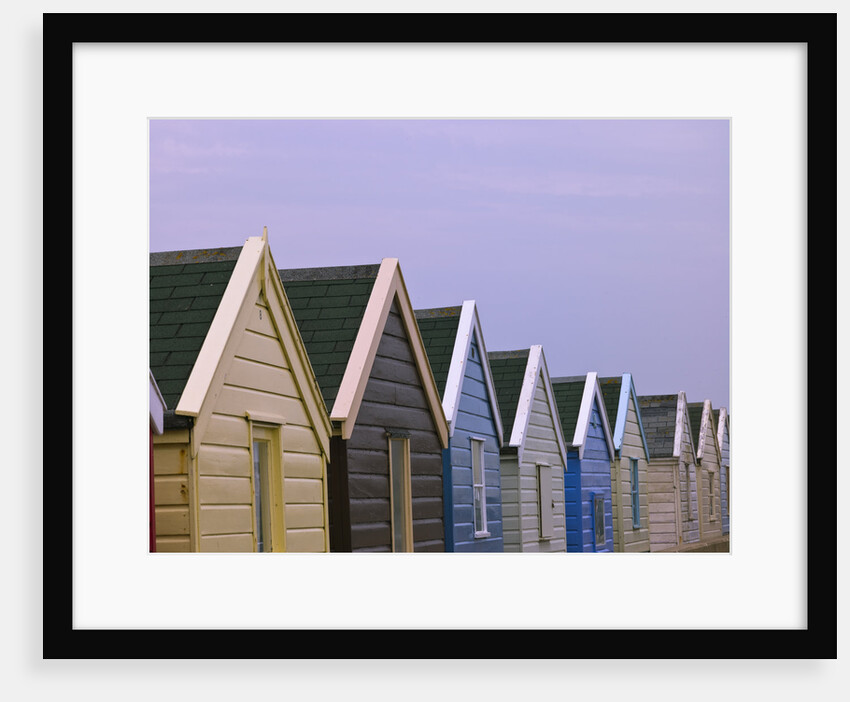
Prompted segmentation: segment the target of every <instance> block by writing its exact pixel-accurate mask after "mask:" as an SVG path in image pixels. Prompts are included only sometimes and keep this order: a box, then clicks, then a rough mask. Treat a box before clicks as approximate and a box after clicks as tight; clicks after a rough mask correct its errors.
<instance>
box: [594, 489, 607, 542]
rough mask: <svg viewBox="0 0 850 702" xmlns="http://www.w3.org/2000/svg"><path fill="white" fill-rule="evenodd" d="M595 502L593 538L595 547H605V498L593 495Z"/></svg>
mask: <svg viewBox="0 0 850 702" xmlns="http://www.w3.org/2000/svg"><path fill="white" fill-rule="evenodd" d="M591 499H592V500H593V537H594V544H595V547H596V548H597V549H598V548H604V547H605V496H604V495H599V494H595V493H593V494H591Z"/></svg>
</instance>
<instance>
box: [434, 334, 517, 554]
mask: <svg viewBox="0 0 850 702" xmlns="http://www.w3.org/2000/svg"><path fill="white" fill-rule="evenodd" d="M471 437H478V438H483V439H484V474H485V481H486V485H487V488H486V490H485V494H486V496H487V530H488V531H489V532H490V536H488V537H479V538H476V537H475V535H474V527H473V490H472V451H471V448H470V446H471V444H470V439H471ZM443 470H444V474H445V475H446V477H448V476H450V479H451V486H452V489H451V496H450V497H449V498H447V500H446V510H445V514H446V515H451V517H452V518H451V519H448V518H447V519H446V550H447V551H458V552H466V553H469V552H500V551H504V542H503V539H502V490H501V484H500V472H499V439H498V436H497V434H496V423H495V422H494V420H493V410H492V407H491V405H490V400H489V397H488V394H487V385H486V383H485V381H484V368H483V367H482V365H481V353H480V351H479V347H478V341H477V339H475V338H474V337H473V341H472V343H471V344H470V350H469V355H468V357H467V360H466V375H465V376H464V379H463V386H462V387H461V397H460V404H459V407H458V412H457V419H456V421H455V429H454V434H453V435H452V437H451V439H450V440H449V447H448V448H447V449H445V450H444V452H443ZM447 484H448V482H447Z"/></svg>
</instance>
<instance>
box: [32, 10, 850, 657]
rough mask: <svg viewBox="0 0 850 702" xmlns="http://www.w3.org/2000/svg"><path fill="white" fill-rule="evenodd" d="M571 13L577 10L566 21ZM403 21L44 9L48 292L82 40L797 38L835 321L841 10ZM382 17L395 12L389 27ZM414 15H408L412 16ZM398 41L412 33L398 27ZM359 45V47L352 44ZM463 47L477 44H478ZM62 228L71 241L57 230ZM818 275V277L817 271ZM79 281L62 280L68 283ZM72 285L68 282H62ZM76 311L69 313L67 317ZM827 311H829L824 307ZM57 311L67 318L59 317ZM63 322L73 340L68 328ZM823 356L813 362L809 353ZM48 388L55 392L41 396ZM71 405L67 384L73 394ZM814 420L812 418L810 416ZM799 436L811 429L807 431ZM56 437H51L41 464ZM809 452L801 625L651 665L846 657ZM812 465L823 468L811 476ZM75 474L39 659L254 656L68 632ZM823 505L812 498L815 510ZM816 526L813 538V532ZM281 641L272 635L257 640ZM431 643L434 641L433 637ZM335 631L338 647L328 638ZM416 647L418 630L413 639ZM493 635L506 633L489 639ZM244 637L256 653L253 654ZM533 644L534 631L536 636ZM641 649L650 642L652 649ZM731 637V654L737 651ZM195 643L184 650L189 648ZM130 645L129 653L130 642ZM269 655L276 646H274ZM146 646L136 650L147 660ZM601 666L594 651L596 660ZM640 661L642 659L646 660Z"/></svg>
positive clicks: (129, 636) (59, 510) (693, 646)
mask: <svg viewBox="0 0 850 702" xmlns="http://www.w3.org/2000/svg"><path fill="white" fill-rule="evenodd" d="M567 15H569V16H568V17H567ZM400 17H401V18H403V20H404V21H403V23H402V22H398V21H395V22H393V21H390V22H388V23H385V22H383V21H380V20H381V19H382V18H381V17H378V16H375V15H372V14H368V13H365V14H355V15H350V16H347V17H345V18H343V19H342V21H339V19H338V20H337V22H335V23H334V26H338V27H346V29H347V31H346V32H341V31H338V34H345V36H335V37H331V36H329V31H330V30H329V26H330V25H329V23H328V16H327V15H324V14H316V15H313V14H286V15H281V14H271V15H264V14H234V15H230V14H205V15H204V16H203V19H202V21H201V19H200V18H199V15H197V14H179V13H176V14H167V15H159V14H99V15H94V16H93V15H89V14H85V13H79V14H62V13H57V14H45V15H44V24H43V27H44V52H43V59H44V93H43V96H44V106H43V116H44V143H43V146H44V180H43V186H44V231H45V233H47V234H48V237H49V238H50V246H48V247H46V248H45V268H46V269H47V270H48V271H50V277H49V278H46V279H45V288H47V287H48V286H52V285H53V284H54V280H53V275H54V271H60V273H59V275H60V279H61V278H62V277H64V276H66V275H67V276H68V278H69V279H70V277H71V275H72V274H71V267H70V265H69V262H70V261H72V260H73V197H72V196H73V164H74V153H73V132H72V126H73V119H72V117H73V113H72V105H73V99H74V83H73V47H74V45H75V44H77V43H84V42H112V43H115V42H119V43H120V42H207V43H215V42H222V43H227V42H288V41H297V42H328V41H331V42H333V41H345V42H350V41H357V42H382V41H387V39H386V38H385V36H384V35H385V30H384V29H383V27H385V26H392V27H395V28H396V29H398V28H400V27H405V28H406V30H405V31H409V30H410V29H412V28H413V27H415V28H416V30H418V31H416V30H414V31H413V32H411V36H409V37H408V36H401V35H398V36H394V38H393V39H392V40H391V41H393V42H398V41H416V42H419V41H427V42H432V41H439V42H465V43H466V42H479V41H486V42H497V43H498V42H507V43H512V42H583V43H587V42H599V43H612V42H613V43H617V42H658V43H666V42H676V43H682V42H685V43H687V42H726V43H735V42H747V43H760V42H791V43H802V44H805V45H806V49H807V65H806V80H807V90H808V97H807V100H808V104H807V106H806V115H807V122H806V124H807V127H806V145H805V146H806V159H807V163H806V165H807V178H808V182H807V190H806V198H807V202H806V204H807V214H806V218H807V220H806V223H807V231H808V237H807V240H806V254H807V261H806V270H807V274H808V277H807V284H806V285H807V288H806V289H807V300H806V302H805V308H806V310H807V311H808V312H809V319H814V317H813V316H812V312H813V311H814V303H813V297H815V296H816V298H817V310H818V314H819V315H820V314H823V315H824V317H825V318H826V319H827V320H832V319H834V318H835V314H834V310H833V309H832V308H831V305H833V304H835V302H834V301H835V299H836V295H835V288H836V271H835V266H821V265H820V263H821V262H822V261H824V260H826V261H832V260H833V258H832V255H833V252H835V251H836V249H837V157H836V154H837V15H836V14H835V13H811V14H809V13H780V14H772V13H755V14H749V13H741V14H721V13H717V14H712V13H709V14H690V13H689V14H681V15H679V14H673V15H663V16H662V15H656V14H652V13H640V14H607V13H606V14H584V13H566V14H560V13H559V14H553V15H548V14H498V15H492V16H490V17H488V20H487V22H486V23H484V22H482V21H481V16H480V15H477V14H463V13H460V14H452V15H449V16H447V15H440V14H428V15H419V16H415V17H414V16H412V15H409V14H406V15H401V16H400ZM383 19H386V18H383ZM414 19H415V20H416V21H412V20H414ZM402 34H404V32H403V33H402ZM351 37H356V39H352V38H351ZM469 37H476V39H474V40H470V39H469ZM56 232H69V233H70V235H67V236H65V235H60V236H55V233H56ZM815 266H817V268H815ZM70 282H71V281H70V280H69V283H70ZM68 288H69V289H72V286H71V285H69V286H68ZM57 304H58V310H57V312H58V314H57V313H54V314H53V315H52V319H53V320H58V321H59V325H60V328H59V330H58V331H59V332H60V333H59V334H58V335H57V334H54V336H53V338H56V339H62V341H64V340H66V339H67V340H69V344H68V347H66V348H62V347H63V344H62V343H61V342H60V344H59V349H58V350H59V352H58V353H56V352H53V346H52V345H51V352H52V353H51V355H52V356H53V357H52V358H51V365H53V364H55V365H56V366H57V367H58V368H59V369H60V371H61V369H62V368H64V369H65V370H66V371H67V375H66V377H68V378H73V356H72V349H71V348H70V340H71V339H72V338H73V297H72V296H70V295H69V296H66V297H65V298H64V302H63V300H61V299H60V300H57ZM63 304H64V305H67V307H63ZM824 308H826V309H824ZM63 309H64V310H65V311H64V312H63ZM62 328H64V329H66V333H64V334H63V333H62V332H61V330H62ZM835 333H836V332H834V331H833V327H832V326H831V324H824V325H818V326H817V327H816V328H815V327H814V326H810V327H809V329H808V337H807V339H806V342H805V347H806V351H807V358H808V359H813V358H815V357H817V359H818V360H817V367H818V369H819V370H823V369H829V368H833V369H834V368H836V362H837V358H836V356H834V355H833V354H835V353H836V341H837V339H836V336H834V335H835ZM815 352H816V353H817V356H815ZM806 376H807V377H806V380H807V381H808V382H807V391H806V392H807V401H808V406H809V407H813V406H816V407H818V408H819V409H820V410H821V412H824V413H825V414H826V415H827V416H828V415H829V413H830V412H829V411H830V410H833V409H834V408H835V407H836V398H835V393H832V392H830V393H829V394H828V396H827V394H826V393H825V392H824V391H825V387H824V384H823V382H822V381H821V380H820V379H819V378H815V377H814V376H813V373H812V370H811V368H810V367H809V366H807V369H806ZM45 392H47V390H46V391H45ZM72 396H73V383H72V387H71V393H69V395H68V397H69V399H70V398H71V397H72ZM69 414H71V419H70V421H68V422H67V426H68V427H69V437H68V440H67V442H66V445H67V446H68V448H69V451H68V455H69V456H71V455H72V451H71V450H70V449H71V448H72V447H73V427H74V425H75V423H76V422H77V421H78V420H79V419H80V418H77V417H73V409H72V411H71V412H70V413H69ZM806 416H808V412H806ZM803 429H804V428H803ZM48 441H50V442H51V443H52V442H53V441H55V439H54V437H53V435H52V434H51V435H50V437H49V439H48V437H47V435H46V434H45V455H48V451H47V449H48V448H49V447H48ZM819 448H820V447H819V446H818V444H817V443H816V442H814V441H810V442H808V443H807V460H808V467H809V468H810V469H809V470H807V486H808V493H807V515H806V523H807V525H808V532H807V535H806V540H805V543H806V548H807V572H806V574H805V581H806V588H805V591H806V597H807V624H806V627H805V628H804V629H799V630H798V629H793V630H784V629H779V630H777V629H764V630H762V629H758V630H735V631H728V630H715V629H705V630H700V635H699V636H698V637H689V639H688V641H689V643H688V646H687V647H683V646H682V645H681V642H682V639H681V637H680V636H675V635H670V631H667V630H651V631H647V632H644V633H645V634H646V635H648V636H650V638H651V648H652V657H657V658H670V659H681V658H725V659H728V658H749V657H757V658H762V659H763V658H783V659H793V658H807V659H833V658H836V657H837V619H836V612H837V606H836V605H837V582H836V580H837V558H836V528H837V518H836V513H835V512H834V511H829V510H824V509H823V508H822V507H823V505H822V504H821V503H820V500H819V497H820V495H822V494H823V493H824V492H828V493H831V494H837V463H836V461H835V460H826V461H824V460H821V456H820V455H819ZM814 466H817V472H816V473H815V472H814V471H813V470H811V467H814ZM72 475H73V463H72V462H71V465H70V467H68V466H67V465H66V466H62V467H61V468H59V467H58V466H57V465H56V462H55V461H51V462H49V463H46V464H45V468H44V561H43V566H44V572H43V584H44V603H43V614H44V624H43V657H44V658H45V659H111V658H140V657H142V658H144V657H146V655H145V653H144V652H148V651H151V652H152V651H155V650H156V649H155V648H154V646H153V643H154V642H155V641H156V640H157V639H161V638H162V637H163V636H167V637H168V638H169V640H170V641H171V642H172V643H173V649H172V650H175V651H177V650H191V651H192V657H193V658H217V657H220V656H221V651H222V650H223V649H222V647H221V645H220V644H221V641H222V639H223V638H224V637H226V639H227V646H226V650H228V651H232V652H234V655H233V657H248V653H247V652H252V654H251V655H250V657H251V658H255V657H257V656H256V655H254V652H256V651H257V650H258V647H257V646H256V637H257V636H258V632H257V631H253V630H226V631H219V630H168V631H163V630H157V629H134V630H126V629H103V630H91V629H85V630H81V629H75V628H74V626H73V599H72V595H73V578H72V574H73V568H74V560H73V548H72V546H73V542H72V528H73V527H72V525H73V520H72V516H73V512H72V494H73V492H72V487H73V485H72ZM816 500H817V502H816ZM815 516H817V520H818V521H817V528H813V526H814V522H813V519H814V517H815ZM262 633H263V634H264V635H266V634H267V635H269V636H273V635H274V633H275V632H274V631H269V632H262ZM300 633H301V635H303V636H305V637H310V636H312V637H314V638H315V640H316V643H317V644H319V643H320V642H322V646H321V647H317V648H315V649H313V650H315V651H317V653H318V655H320V656H321V657H323V658H324V657H331V658H333V657H342V658H350V657H352V655H351V654H352V651H357V650H358V649H357V647H354V646H351V645H349V644H352V643H355V642H356V641H357V640H358V639H359V638H360V637H362V635H363V632H362V631H357V630H344V629H340V630H335V631H333V632H331V631H329V630H327V629H323V630H321V631H302V632H300ZM399 633H400V632H396V637H394V638H393V639H392V640H390V638H389V637H383V638H384V639H385V640H386V644H384V645H381V644H378V645H377V647H373V648H372V650H371V651H370V657H372V656H375V654H376V653H377V652H378V651H380V652H382V653H383V655H382V656H380V657H387V658H409V657H418V655H416V654H413V653H410V652H411V651H413V652H416V651H418V649H416V648H411V647H403V646H398V634H399ZM427 633H432V634H439V632H438V631H436V630H429V631H428V632H427ZM613 633H615V632H614V631H612V630H611V629H606V630H604V631H601V630H600V631H594V630H585V631H583V633H582V637H581V643H580V644H579V643H578V642H577V639H578V637H563V641H562V644H561V645H560V647H559V651H560V652H561V655H560V656H559V657H562V658H582V657H586V652H587V651H594V652H598V651H601V650H606V651H610V650H611V649H608V648H605V649H603V648H600V647H597V646H595V645H593V644H592V642H593V641H594V639H599V640H600V642H601V639H602V638H603V637H608V636H611V635H612V634H613ZM331 634H332V640H333V642H334V644H335V645H334V647H333V650H330V651H329V650H327V647H326V645H325V642H326V641H327V640H328V636H330V635H331ZM407 634H408V635H409V636H411V637H414V636H417V637H419V636H421V635H422V634H423V632H418V631H408V632H407ZM490 634H491V635H494V636H495V635H497V634H498V632H497V631H491V632H490ZM248 637H251V641H252V643H253V644H254V645H252V646H248V645H247V638H248ZM529 638H530V639H531V637H529ZM462 639H464V637H463V636H452V637H447V640H446V642H444V643H443V644H442V647H441V648H440V657H441V658H450V657H461V658H463V657H467V655H468V649H466V648H465V646H464V645H461V644H460V641H461V640H462ZM644 640H646V639H644ZM732 641H734V646H731V645H730V642H732ZM188 642H191V649H189V648H186V647H184V644H187V643H188ZM131 644H132V645H131ZM264 650H275V649H274V648H273V647H266V648H265V649H264ZM550 650H551V649H544V648H543V646H542V645H538V646H535V645H534V644H530V645H529V646H528V647H527V648H525V649H524V650H523V651H522V652H517V653H516V655H515V656H509V657H520V658H547V657H551V654H550V653H549V651H550ZM140 652H141V653H140ZM612 655H613V656H614V657H625V658H630V657H633V656H635V651H634V650H633V649H631V648H629V647H622V648H619V649H616V650H614V651H613V652H612ZM593 657H596V656H595V655H594V656H593ZM639 657H643V654H641V655H640V656H639Z"/></svg>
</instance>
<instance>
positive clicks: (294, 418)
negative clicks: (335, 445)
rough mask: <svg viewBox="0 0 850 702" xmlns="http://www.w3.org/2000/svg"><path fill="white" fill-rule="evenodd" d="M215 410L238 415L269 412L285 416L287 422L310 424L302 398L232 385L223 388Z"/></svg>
mask: <svg viewBox="0 0 850 702" xmlns="http://www.w3.org/2000/svg"><path fill="white" fill-rule="evenodd" d="M215 411H216V412H219V413H221V414H231V415H234V416H237V417H240V416H244V415H245V413H246V412H248V413H250V412H255V413H258V414H268V415H274V416H280V417H283V419H284V420H285V421H286V423H287V424H297V425H299V426H310V422H309V421H308V419H307V413H306V411H305V409H304V404H303V402H302V401H301V400H300V399H294V398H292V397H283V396H281V395H273V394H271V393H267V392H262V391H258V390H249V389H247V388H240V387H234V386H231V385H226V386H224V387H223V388H222V389H221V392H220V394H219V396H218V398H217V400H216V403H215Z"/></svg>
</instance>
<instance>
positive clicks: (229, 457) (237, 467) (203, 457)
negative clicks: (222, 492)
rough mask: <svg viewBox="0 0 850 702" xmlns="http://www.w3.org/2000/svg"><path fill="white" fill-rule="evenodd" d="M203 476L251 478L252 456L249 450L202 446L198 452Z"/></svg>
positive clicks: (200, 471)
mask: <svg viewBox="0 0 850 702" xmlns="http://www.w3.org/2000/svg"><path fill="white" fill-rule="evenodd" d="M198 472H199V473H200V474H201V475H232V476H242V477H246V476H250V475H251V473H252V472H253V471H252V466H251V454H250V453H249V452H248V449H247V448H240V447H234V446H217V445H210V444H201V448H200V451H199V452H198Z"/></svg>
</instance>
